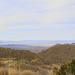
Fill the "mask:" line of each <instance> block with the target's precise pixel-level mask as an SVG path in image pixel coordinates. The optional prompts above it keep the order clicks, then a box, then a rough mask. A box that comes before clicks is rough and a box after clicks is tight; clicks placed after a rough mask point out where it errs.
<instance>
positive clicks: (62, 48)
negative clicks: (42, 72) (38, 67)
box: [39, 44, 75, 64]
mask: <svg viewBox="0 0 75 75" xmlns="http://www.w3.org/2000/svg"><path fill="white" fill-rule="evenodd" d="M39 55H40V56H42V57H44V58H45V59H46V60H47V64H63V63H67V62H69V61H71V60H72V59H75V45H68V44H62V45H56V46H54V47H51V48H49V49H47V50H45V51H42V52H40V53H39Z"/></svg>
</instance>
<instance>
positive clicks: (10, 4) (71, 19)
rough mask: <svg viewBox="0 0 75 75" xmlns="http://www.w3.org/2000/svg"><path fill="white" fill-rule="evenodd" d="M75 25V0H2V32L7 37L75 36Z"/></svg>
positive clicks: (0, 5)
mask: <svg viewBox="0 0 75 75" xmlns="http://www.w3.org/2000/svg"><path fill="white" fill-rule="evenodd" d="M74 29H75V0H13V1H9V0H7V1H5V0H2V1H0V33H1V36H2V37H4V35H5V34H6V35H9V36H6V37H7V38H6V39H10V38H11V37H13V38H11V39H14V40H15V39H17V38H18V37H19V39H24V38H25V39H29V38H30V37H32V38H31V39H42V38H43V39H52V37H55V38H56V39H60V38H61V36H62V38H61V39H65V38H68V37H70V38H72V39H74V37H75V36H74V33H75V32H72V30H74ZM23 30H24V31H23ZM69 30H70V31H69ZM18 31H19V32H18ZM61 33H62V35H61ZM69 33H70V34H69ZM2 34H3V35H2ZM24 34H25V35H24ZM55 34H56V35H55ZM13 35H14V36H13ZM16 35H17V36H16ZM20 35H21V36H24V37H21V36H20ZM49 35H50V36H49ZM59 35H61V36H59ZM64 36H65V38H64ZM2 37H0V38H1V39H3V38H2ZM50 37H51V38H50ZM70 38H69V39H70ZM19 39H18V40H19ZM53 39H54V38H53Z"/></svg>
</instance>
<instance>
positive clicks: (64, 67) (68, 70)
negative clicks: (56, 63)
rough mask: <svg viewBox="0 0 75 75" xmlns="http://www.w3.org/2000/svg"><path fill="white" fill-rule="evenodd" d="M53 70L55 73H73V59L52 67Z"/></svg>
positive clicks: (63, 74)
mask: <svg viewBox="0 0 75 75" xmlns="http://www.w3.org/2000/svg"><path fill="white" fill-rule="evenodd" d="M54 72H55V73H56V75H75V60H74V59H73V60H72V62H70V63H67V64H64V65H62V66H61V67H60V69H58V68H54Z"/></svg>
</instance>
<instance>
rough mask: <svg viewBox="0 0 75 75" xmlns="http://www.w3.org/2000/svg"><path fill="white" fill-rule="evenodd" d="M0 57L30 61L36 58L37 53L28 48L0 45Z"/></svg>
mask: <svg viewBox="0 0 75 75" xmlns="http://www.w3.org/2000/svg"><path fill="white" fill-rule="evenodd" d="M0 58H16V59H24V60H27V61H31V60H33V59H36V58H38V56H37V54H35V53H33V52H31V51H28V50H13V49H9V48H2V47H0Z"/></svg>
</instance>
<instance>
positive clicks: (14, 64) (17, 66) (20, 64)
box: [10, 62, 26, 70]
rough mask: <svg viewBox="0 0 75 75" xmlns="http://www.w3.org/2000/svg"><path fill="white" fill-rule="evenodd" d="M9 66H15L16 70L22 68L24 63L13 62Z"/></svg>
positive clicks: (24, 65)
mask: <svg viewBox="0 0 75 75" xmlns="http://www.w3.org/2000/svg"><path fill="white" fill-rule="evenodd" d="M10 67H12V68H15V69H17V70H24V69H25V67H26V63H24V62H17V63H13V64H12V65H11V66H10Z"/></svg>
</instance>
